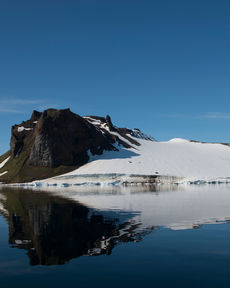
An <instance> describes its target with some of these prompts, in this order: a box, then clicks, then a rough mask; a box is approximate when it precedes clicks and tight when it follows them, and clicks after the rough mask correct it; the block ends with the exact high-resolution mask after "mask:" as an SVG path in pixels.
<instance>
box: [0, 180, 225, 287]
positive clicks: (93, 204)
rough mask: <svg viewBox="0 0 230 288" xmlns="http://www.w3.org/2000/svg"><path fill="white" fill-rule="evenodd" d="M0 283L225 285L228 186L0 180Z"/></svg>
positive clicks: (23, 285)
mask: <svg viewBox="0 0 230 288" xmlns="http://www.w3.org/2000/svg"><path fill="white" fill-rule="evenodd" d="M0 214H1V215H0V281H1V282H0V283H1V287H15V286H18V287H31V286H33V287H41V286H43V287H50V286H51V285H52V286H55V287H63V286H64V285H65V286H67V287H117V286H120V287H123V286H126V287H140V286H144V287H158V288H159V287H229V273H230V265H229V264H230V245H229V242H230V241H229V240H230V225H229V224H228V223H229V221H230V187H229V186H224V185H219V186H215V185H210V186H208V185H205V186H188V187H187V188H185V187H184V188H182V187H178V186H171V187H166V186H157V187H151V188H141V187H130V188H112V187H111V188H101V187H98V188H95V187H94V188H84V189H83V188H80V187H76V188H63V189H62V190H60V188H55V187H48V188H47V189H46V191H44V190H42V191H41V190H31V189H23V188H3V187H2V188H1V189H0Z"/></svg>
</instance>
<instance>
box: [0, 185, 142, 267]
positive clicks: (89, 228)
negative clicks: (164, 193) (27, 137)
mask: <svg viewBox="0 0 230 288" xmlns="http://www.w3.org/2000/svg"><path fill="white" fill-rule="evenodd" d="M0 196H1V197H0V202H1V206H2V208H1V210H0V211H2V212H1V213H2V214H3V215H4V217H5V218H6V219H7V221H8V223H9V243H10V244H11V245H12V246H13V247H17V248H21V249H26V250H28V256H29V258H30V264H31V265H37V264H41V265H58V264H64V263H66V262H68V261H69V260H70V259H72V258H76V257H80V256H82V255H100V254H105V253H106V254H110V253H111V250H112V248H113V247H114V245H115V244H116V243H118V242H120V241H125V242H126V241H138V240H140V239H141V235H140V234H135V233H133V232H134V230H135V228H136V225H135V224H132V223H131V222H130V221H129V220H130V219H131V218H132V214H130V213H127V214H124V213H122V216H121V217H120V215H119V213H114V212H113V213H110V212H109V211H105V212H101V211H100V212H98V211H93V210H92V209H89V208H87V207H85V206H83V205H81V204H79V203H76V202H72V201H71V200H68V199H65V198H61V197H57V196H51V195H49V194H48V193H42V192H33V191H29V190H23V189H10V188H4V189H2V190H1V194H0Z"/></svg>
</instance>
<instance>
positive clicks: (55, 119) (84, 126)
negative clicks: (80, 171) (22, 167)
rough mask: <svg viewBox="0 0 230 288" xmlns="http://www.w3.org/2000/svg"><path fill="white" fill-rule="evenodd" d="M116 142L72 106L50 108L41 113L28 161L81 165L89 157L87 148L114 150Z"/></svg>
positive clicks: (48, 165)
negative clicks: (72, 110)
mask: <svg viewBox="0 0 230 288" xmlns="http://www.w3.org/2000/svg"><path fill="white" fill-rule="evenodd" d="M113 142H114V141H113V139H112V138H111V139H108V137H107V138H106V137H104V136H103V135H102V134H101V133H100V132H99V131H98V130H97V129H96V128H95V127H94V126H93V125H92V124H90V123H89V122H88V121H86V120H85V119H84V118H82V117H80V116H79V115H76V114H74V113H72V112H71V111H70V110H69V109H66V110H54V109H49V110H46V111H44V112H43V113H42V114H41V116H40V118H39V119H38V122H37V125H36V127H35V131H34V143H33V146H32V149H31V153H30V157H29V164H30V165H33V166H44V167H57V166H59V165H67V166H71V165H82V164H84V163H86V162H87V161H88V159H89V156H88V154H87V151H88V150H89V151H90V152H91V153H92V154H101V153H102V152H103V151H104V150H115V148H114V147H113V146H112V143H113Z"/></svg>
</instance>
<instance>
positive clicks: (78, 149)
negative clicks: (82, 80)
mask: <svg viewBox="0 0 230 288" xmlns="http://www.w3.org/2000/svg"><path fill="white" fill-rule="evenodd" d="M139 136H140V137H142V135H141V132H140V131H139V130H138V129H134V130H130V129H127V128H118V127H116V126H114V125H113V123H112V120H111V118H110V116H109V115H107V116H106V117H105V118H104V117H97V116H87V117H81V116H79V115H77V114H75V113H73V112H71V111H70V109H62V110H57V109H48V110H45V111H44V112H38V111H34V112H33V113H32V116H31V118H30V119H29V120H27V121H23V122H22V123H21V124H17V125H14V126H13V127H12V129H11V141H10V151H9V152H7V153H6V154H4V155H2V156H1V157H0V160H1V161H0V162H2V161H3V160H5V159H6V158H7V157H9V156H10V160H9V161H8V162H7V163H6V165H5V166H4V169H3V168H0V181H2V182H6V183H10V182H28V181H32V180H39V179H44V178H48V177H52V176H55V175H60V174H63V173H66V172H69V171H71V170H74V169H76V168H78V167H80V166H81V165H84V164H85V163H87V161H88V160H89V154H91V155H101V154H102V153H103V152H104V151H105V150H107V151H117V150H118V149H120V148H119V146H120V145H121V146H123V147H125V148H130V147H132V145H136V146H138V145H139V143H138V138H139ZM134 138H135V139H137V140H135V139H134ZM5 171H7V173H6V172H5ZM4 172H5V173H6V174H4V175H3V174H2V173H4Z"/></svg>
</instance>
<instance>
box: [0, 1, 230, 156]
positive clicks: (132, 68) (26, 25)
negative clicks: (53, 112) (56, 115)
mask: <svg viewBox="0 0 230 288" xmlns="http://www.w3.org/2000/svg"><path fill="white" fill-rule="evenodd" d="M229 15H230V1H229V0H226V1H225V0H216V1H213V0H207V1H206V0H191V1H190V0H186V1H185V0H181V1H179V0H173V1H172V0H149V1H148V0H139V1H136V0H129V1H128V0H104V1H101V0H91V1H90V0H82V1H79V0H73V1H72V0H62V1H60V0H53V1H51V0H44V1H41V0H36V1H31V0H28V1H27V0H20V1H19V0H2V1H0V131H1V134H0V135H1V136H0V153H3V152H5V151H6V150H7V149H8V146H9V138H10V128H11V126H12V125H13V124H15V123H20V122H21V121H22V120H26V119H27V118H29V117H30V114H31V112H32V110H33V109H38V110H44V109H46V108H49V107H54V108H67V107H70V108H71V110H72V111H73V112H75V113H78V114H80V115H89V114H91V115H101V116H104V115H106V114H110V115H111V117H112V120H113V122H114V123H115V124H116V125H118V126H128V127H130V128H132V127H139V128H140V129H142V130H143V131H144V132H147V133H149V134H151V135H152V136H154V137H155V138H156V139H159V140H168V139H170V138H174V137H183V138H189V139H197V140H204V141H223V142H224V141H225V142H230V17H229Z"/></svg>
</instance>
